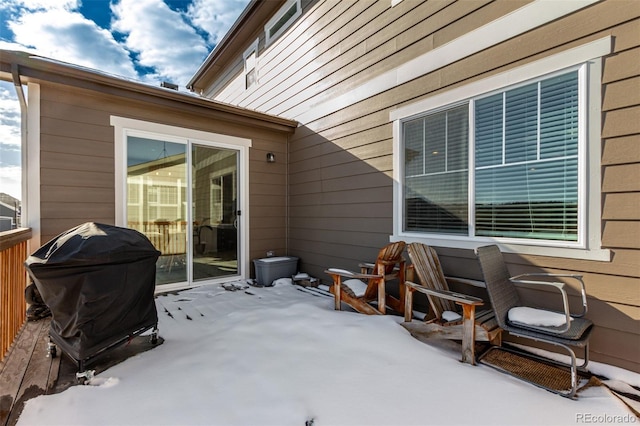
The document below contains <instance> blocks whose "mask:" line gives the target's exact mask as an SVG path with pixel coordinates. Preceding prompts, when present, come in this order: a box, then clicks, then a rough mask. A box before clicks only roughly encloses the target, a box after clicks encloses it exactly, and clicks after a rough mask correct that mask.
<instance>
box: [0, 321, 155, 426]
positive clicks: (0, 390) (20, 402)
mask: <svg viewBox="0 0 640 426" xmlns="http://www.w3.org/2000/svg"><path fill="white" fill-rule="evenodd" d="M50 322H51V320H50V318H46V319H42V320H39V321H29V322H26V323H25V324H24V326H23V327H22V329H21V330H20V332H19V333H18V336H17V337H16V339H15V342H14V343H13V345H12V347H11V349H10V350H9V352H8V353H7V356H6V357H5V359H4V360H3V361H2V363H1V364H0V426H13V425H15V424H16V423H17V421H18V418H19V417H20V414H21V413H22V410H23V408H24V405H25V403H26V402H27V401H28V400H29V399H31V398H34V397H36V396H40V395H47V394H54V393H59V392H62V391H64V390H66V389H68V388H69V387H71V386H74V385H76V384H78V381H77V379H76V376H75V375H76V372H77V371H78V367H77V365H76V364H75V363H74V361H72V360H71V358H70V357H68V356H67V355H66V354H63V353H62V352H61V350H60V348H58V356H57V357H55V358H51V357H47V341H48V336H49V326H50ZM163 342H164V339H162V337H159V338H158V343H157V344H152V343H151V342H150V341H149V336H137V337H135V338H133V339H131V340H130V341H128V342H127V343H126V344H123V345H121V346H119V347H115V348H113V349H111V350H109V351H105V352H104V353H103V354H101V355H100V356H99V357H97V358H96V360H95V362H92V363H91V364H90V365H89V366H88V367H89V368H90V369H92V370H95V372H96V374H99V373H101V372H103V371H105V370H106V369H108V368H110V367H112V366H114V365H116V364H118V363H120V362H122V361H124V360H126V359H127V358H130V357H132V356H134V355H137V354H139V353H142V352H145V351H147V350H150V349H153V348H155V347H156V346H158V345H159V344H162V343H163Z"/></svg>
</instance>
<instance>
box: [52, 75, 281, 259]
mask: <svg viewBox="0 0 640 426" xmlns="http://www.w3.org/2000/svg"><path fill="white" fill-rule="evenodd" d="M129 96H132V97H133V98H134V99H132V98H127V99H124V98H120V97H117V96H112V95H106V94H100V93H97V92H93V91H89V90H83V89H78V88H74V89H73V90H69V88H67V87H63V86H59V85H56V84H47V83H43V84H41V122H40V125H41V141H40V144H41V159H40V160H41V171H40V180H41V187H40V189H41V194H40V197H41V205H40V209H41V212H40V214H41V226H42V240H41V241H42V243H44V242H46V241H48V240H49V239H51V238H53V237H55V236H56V235H58V234H59V233H61V232H63V231H65V230H67V229H70V228H72V227H74V226H76V225H78V224H81V223H84V222H87V221H96V222H104V223H114V222H115V188H114V185H115V175H114V166H115V165H114V161H115V159H114V128H113V127H112V126H111V125H110V117H111V116H112V115H114V116H120V117H128V118H133V119H138V120H143V121H149V122H154V123H160V124H167V125H172V126H178V127H184V128H189V129H195V130H201V131H208V132H214V133H220V134H227V135H232V136H239V137H244V138H248V139H251V140H252V144H253V145H252V147H251V148H250V150H249V163H250V164H249V168H250V169H249V188H250V189H249V190H250V194H249V198H250V206H249V209H248V210H245V211H248V212H249V215H250V216H249V228H250V229H249V235H250V237H251V244H250V250H251V251H250V256H251V257H252V258H254V257H264V254H265V253H266V250H276V251H277V252H279V253H283V254H284V252H285V251H286V247H287V244H286V221H285V219H284V217H285V216H286V167H285V165H286V153H287V149H286V142H287V137H288V136H287V135H286V134H285V133H282V132H277V131H272V130H266V129H262V128H255V127H251V126H248V125H247V126H243V125H240V124H237V123H230V122H226V121H224V120H221V119H212V115H213V116H216V115H219V114H217V113H215V112H214V113H211V112H209V111H198V110H197V108H182V107H179V106H174V107H169V106H165V105H157V104H155V105H154V104H150V103H148V102H144V101H142V100H136V99H135V98H136V96H135V95H133V94H129ZM267 152H273V153H275V155H276V163H274V164H269V163H267V162H266V153H267Z"/></svg>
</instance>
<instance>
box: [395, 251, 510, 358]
mask: <svg viewBox="0 0 640 426" xmlns="http://www.w3.org/2000/svg"><path fill="white" fill-rule="evenodd" d="M408 252H409V257H410V259H411V262H412V265H411V268H413V270H414V272H415V273H416V274H417V275H418V278H419V279H420V284H417V283H414V282H411V281H406V282H405V285H406V289H405V294H404V301H405V307H404V320H405V322H404V323H403V324H402V325H403V326H404V327H405V328H406V329H407V330H408V331H409V332H410V333H411V335H412V336H414V337H416V338H417V339H419V340H421V339H424V338H440V339H451V340H461V341H462V361H463V362H467V363H469V364H475V362H476V359H475V342H476V341H489V342H492V343H493V344H498V345H499V344H500V343H501V341H500V338H501V331H502V330H501V329H500V328H499V327H498V322H497V321H496V319H495V316H494V314H493V311H492V310H487V311H482V312H476V306H480V305H482V304H483V301H482V299H479V298H477V297H473V296H468V295H465V294H461V293H456V292H452V291H450V290H449V285H448V283H447V280H446V278H445V275H444V273H443V271H442V266H441V265H440V260H439V259H438V254H437V253H436V251H435V250H434V249H433V248H432V247H429V246H427V245H425V244H421V243H411V244H409V246H408ZM415 291H418V292H420V293H423V294H425V295H426V296H427V299H428V300H429V305H430V307H431V311H432V312H431V313H432V314H433V315H432V316H433V318H431V319H427V320H425V321H424V322H411V320H412V319H413V293H414V292H415ZM458 306H461V307H462V312H461V314H459V313H458V312H459V311H460V309H459V307H458Z"/></svg>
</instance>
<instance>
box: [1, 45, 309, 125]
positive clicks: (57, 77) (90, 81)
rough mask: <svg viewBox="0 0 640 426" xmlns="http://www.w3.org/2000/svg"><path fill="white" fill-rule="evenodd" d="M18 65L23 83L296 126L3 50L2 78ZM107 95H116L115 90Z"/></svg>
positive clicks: (193, 97)
mask: <svg viewBox="0 0 640 426" xmlns="http://www.w3.org/2000/svg"><path fill="white" fill-rule="evenodd" d="M13 65H17V67H18V73H19V75H20V77H21V78H22V79H23V81H24V82H29V81H30V80H31V81H34V82H37V81H51V82H55V83H61V84H67V85H69V86H76V87H84V88H89V89H94V90H98V91H100V89H104V88H109V89H118V90H120V91H122V92H123V93H126V92H131V93H138V94H142V95H146V96H150V97H152V98H155V99H162V100H171V101H173V102H178V103H182V104H188V105H192V106H195V107H200V108H206V109H209V110H215V111H217V112H220V113H223V114H227V115H229V117H232V116H234V115H235V116H238V117H240V116H241V117H244V118H245V119H250V120H257V121H258V122H262V124H263V126H264V127H269V128H273V129H275V130H280V131H286V132H292V131H293V129H295V127H296V126H297V124H298V123H297V122H296V121H294V120H289V119H286V118H282V117H277V116H274V115H269V114H265V113H261V112H257V111H253V110H249V109H246V108H240V107H237V106H233V105H229V104H225V103H221V102H218V101H214V100H211V99H208V98H204V97H200V96H195V95H193V94H190V93H184V92H178V91H176V90H172V89H167V88H162V87H155V86H151V85H148V84H144V83H141V82H137V81H133V80H127V79H124V78H119V77H116V76H112V75H108V74H105V73H101V72H99V71H95V70H91V69H89V68H83V67H80V66H75V65H71V64H66V63H63V62H60V61H55V60H51V59H48V58H44V57H40V56H36V55H32V54H29V53H26V52H18V51H8V50H0V75H3V74H4V75H6V76H7V77H6V79H7V80H10V79H12V76H11V68H12V66H13ZM107 92H110V93H113V92H112V90H107Z"/></svg>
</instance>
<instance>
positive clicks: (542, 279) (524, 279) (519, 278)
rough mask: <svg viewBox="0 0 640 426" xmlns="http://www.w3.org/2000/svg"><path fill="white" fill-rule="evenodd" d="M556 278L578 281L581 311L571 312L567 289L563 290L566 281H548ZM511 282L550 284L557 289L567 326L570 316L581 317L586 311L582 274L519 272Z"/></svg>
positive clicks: (536, 284) (585, 294)
mask: <svg viewBox="0 0 640 426" xmlns="http://www.w3.org/2000/svg"><path fill="white" fill-rule="evenodd" d="M529 278H538V279H536V280H532V279H529ZM556 278H569V279H574V280H576V281H578V282H579V283H580V296H581V299H582V311H581V312H580V313H579V314H572V313H571V309H570V307H569V297H568V295H567V291H566V290H565V285H566V283H564V282H562V281H550V280H549V279H556ZM510 280H511V282H513V283H514V284H525V285H534V286H538V285H540V286H550V287H554V288H556V289H558V291H559V292H560V294H561V295H562V306H563V309H564V314H565V316H566V317H567V328H568V324H569V321H570V319H571V317H573V318H581V317H584V316H585V315H586V313H587V292H586V289H585V285H584V281H583V280H582V275H576V274H551V273H528V274H520V275H516V276H514V277H511V278H510Z"/></svg>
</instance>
